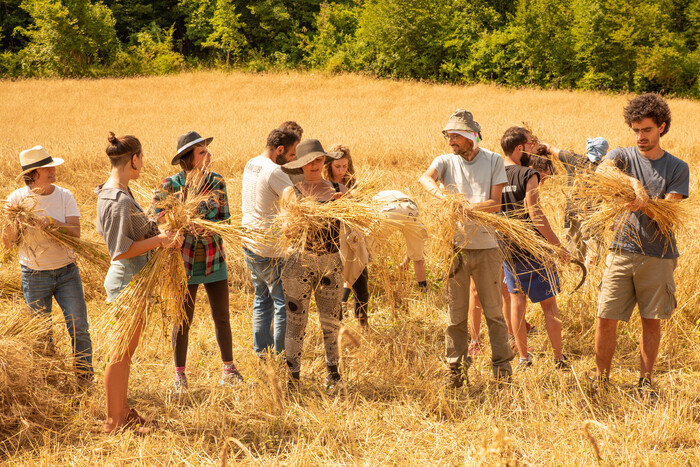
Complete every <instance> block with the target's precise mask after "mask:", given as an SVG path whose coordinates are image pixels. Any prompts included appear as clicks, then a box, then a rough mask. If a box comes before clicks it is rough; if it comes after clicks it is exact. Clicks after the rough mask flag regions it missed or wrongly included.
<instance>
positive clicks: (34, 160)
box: [17, 146, 63, 178]
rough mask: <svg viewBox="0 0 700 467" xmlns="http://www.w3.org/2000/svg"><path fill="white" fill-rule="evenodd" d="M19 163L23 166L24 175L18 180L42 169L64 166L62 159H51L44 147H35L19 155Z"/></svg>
mask: <svg viewBox="0 0 700 467" xmlns="http://www.w3.org/2000/svg"><path fill="white" fill-rule="evenodd" d="M19 163H20V165H21V166H22V173H20V174H19V175H18V176H17V178H19V177H21V176H22V175H24V174H26V173H27V172H31V171H32V170H34V169H38V168H40V167H56V166H57V165H61V164H63V159H61V158H60V157H51V155H50V154H49V153H48V152H46V149H44V148H43V147H42V146H34V147H33V148H31V149H25V150H24V151H22V152H20V153H19Z"/></svg>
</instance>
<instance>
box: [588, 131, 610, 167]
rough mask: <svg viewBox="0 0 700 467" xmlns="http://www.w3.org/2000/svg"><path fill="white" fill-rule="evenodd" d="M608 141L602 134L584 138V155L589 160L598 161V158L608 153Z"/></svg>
mask: <svg viewBox="0 0 700 467" xmlns="http://www.w3.org/2000/svg"><path fill="white" fill-rule="evenodd" d="M608 147H609V145H608V141H607V140H606V139H605V138H603V137H602V136H596V137H595V138H588V139H587V140H586V156H588V159H589V160H590V161H591V162H600V160H601V159H602V158H603V156H605V154H607V153H608Z"/></svg>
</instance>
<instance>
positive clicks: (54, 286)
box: [22, 263, 93, 380]
mask: <svg viewBox="0 0 700 467" xmlns="http://www.w3.org/2000/svg"><path fill="white" fill-rule="evenodd" d="M22 293H23V294H24V300H25V301H26V302H27V305H28V306H29V308H30V309H31V310H32V311H33V312H34V313H35V314H37V315H41V316H45V317H46V318H50V316H51V305H52V301H51V299H52V298H53V297H55V298H56V302H58V306H60V307H61V311H62V312H63V316H64V318H65V320H66V327H67V328H68V334H70V338H71V343H72V344H73V354H74V355H75V358H76V370H77V373H78V376H79V377H80V378H83V379H86V380H92V375H93V368H92V341H91V340H90V330H89V325H88V321H87V306H86V305H85V295H84V293H83V283H82V281H81V280H80V271H79V270H78V267H77V266H76V265H75V264H74V263H71V264H69V265H68V266H64V267H62V268H59V269H51V270H48V271H36V270H34V269H30V268H28V267H26V266H22ZM49 339H50V336H49Z"/></svg>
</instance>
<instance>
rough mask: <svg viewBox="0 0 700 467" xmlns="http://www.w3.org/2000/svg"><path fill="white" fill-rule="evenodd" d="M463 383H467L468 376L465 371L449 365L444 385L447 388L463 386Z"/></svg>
mask: <svg viewBox="0 0 700 467" xmlns="http://www.w3.org/2000/svg"><path fill="white" fill-rule="evenodd" d="M464 383H467V385H469V378H468V376H467V373H466V372H465V371H462V369H461V368H460V367H456V368H455V367H450V369H449V371H448V372H447V376H446V378H445V387H446V388H447V389H458V388H461V387H462V386H464Z"/></svg>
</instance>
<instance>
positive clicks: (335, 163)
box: [323, 144, 369, 327]
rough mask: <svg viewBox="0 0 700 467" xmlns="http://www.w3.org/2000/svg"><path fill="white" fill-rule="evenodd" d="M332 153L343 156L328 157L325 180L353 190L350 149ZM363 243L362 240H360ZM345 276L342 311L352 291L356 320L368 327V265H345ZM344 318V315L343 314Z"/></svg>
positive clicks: (336, 150)
mask: <svg viewBox="0 0 700 467" xmlns="http://www.w3.org/2000/svg"><path fill="white" fill-rule="evenodd" d="M330 152H331V153H335V152H339V153H341V154H342V155H341V156H340V158H338V159H334V158H333V157H327V158H326V161H325V164H324V165H323V178H324V179H326V180H328V181H329V182H331V183H338V184H342V185H345V186H346V187H347V188H352V186H353V185H354V184H355V168H354V166H353V163H352V156H350V149H348V147H347V146H343V145H341V144H338V145H335V146H333V147H332V148H331V149H330ZM360 241H362V240H360ZM343 266H344V276H345V279H346V282H345V284H344V286H343V299H342V304H341V307H342V308H341V310H343V311H344V310H345V308H346V307H347V302H348V298H350V291H351V289H352V292H353V294H354V295H355V318H357V322H358V323H360V326H363V327H367V326H368V316H367V308H368V307H369V286H368V283H369V274H368V271H367V265H366V264H360V265H359V267H350V265H349V264H347V263H346V264H344V265H343ZM341 318H342V313H341Z"/></svg>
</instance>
